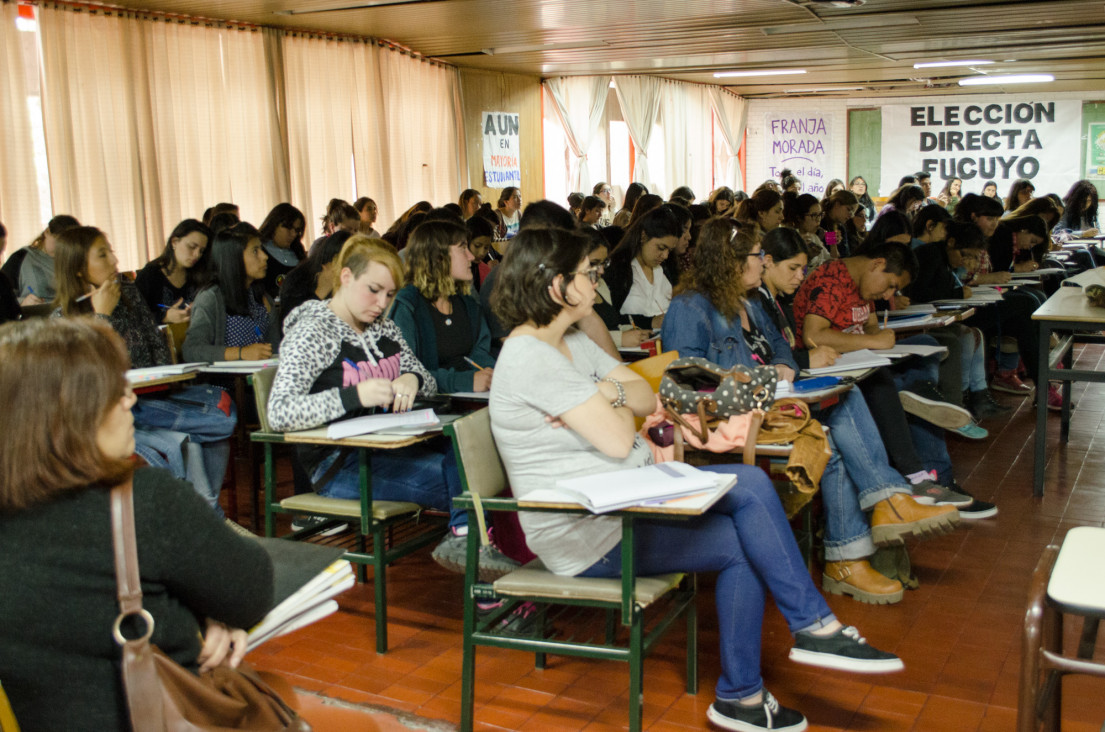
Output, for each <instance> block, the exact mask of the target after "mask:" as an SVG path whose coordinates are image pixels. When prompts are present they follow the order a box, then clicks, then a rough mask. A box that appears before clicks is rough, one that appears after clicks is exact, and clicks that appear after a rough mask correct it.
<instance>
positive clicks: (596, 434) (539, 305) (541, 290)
mask: <svg viewBox="0 0 1105 732" xmlns="http://www.w3.org/2000/svg"><path fill="white" fill-rule="evenodd" d="M587 250H588V241H587V239H586V238H584V237H582V236H580V235H578V234H576V233H574V232H568V231H560V230H537V229H528V230H523V231H522V232H521V233H519V235H518V241H517V242H516V243H515V244H514V245H512V246H511V248H510V249H509V250H508V251H507V254H506V257H505V259H504V261H503V264H502V265H500V275H499V276H500V277H501V279H500V280H499V282H498V285H497V287H496V290H495V292H494V294H493V295H492V300H493V307H494V308H495V311H496V314H497V315H498V317H499V319H500V320H501V321H502V322H503V324H504V325H506V326H508V327H510V328H511V329H512V330H511V332H510V336H509V337H508V338H507V339H506V341H505V343H504V345H503V350H502V353H501V354H500V356H499V360H498V363H497V366H496V370H495V380H494V382H493V383H492V386H491V427H492V431H493V432H494V436H495V441H496V444H497V445H498V448H499V452H500V454H501V456H502V459H503V464H504V466H505V467H506V471H507V474H508V475H509V477H510V484H511V487H512V489H513V490H514V492H515V495H517V496H519V497H523V496H525V495H526V494H527V493H529V492H531V491H536V490H539V489H542V488H551V487H553V486H554V485H555V481H556V480H557V479H561V478H573V477H581V476H586V475H593V474H596V473H604V472H610V471H615V470H620V469H624V468H633V467H637V466H641V465H646V464H649V463H650V462H651V461H652V457H651V453H650V452H649V450H648V448H647V447H646V446H645V444H644V442H643V441H642V440H641V439H640V438H639V437H638V436H637V434H636V430H635V426H634V417H636V416H645V415H648V414H650V413H651V412H652V411H653V408H654V407H655V397H654V395H653V394H652V391H651V389H650V388H649V387H648V384H646V383H645V381H644V380H643V379H642V378H641V377H639V376H637V375H636V374H634V373H633V372H632V371H630V370H629V369H628V368H627V367H625V366H624V365H622V364H620V363H618V362H617V361H616V360H615V359H613V358H611V357H609V356H607V355H606V354H605V353H604V352H603V351H602V350H601V349H600V348H599V347H598V346H596V345H594V343H593V342H592V341H591V340H590V339H588V338H587V336H586V335H584V334H582V333H579V332H576V331H575V330H574V329H573V328H572V326H573V325H575V324H576V323H578V322H579V320H580V319H581V318H583V317H584V316H586V315H589V314H590V313H591V307H592V302H593V300H594V294H595V286H596V283H597V282H598V278H599V268H596V267H592V266H591V265H590V262H589V260H588V258H587ZM710 469H711V470H714V471H716V472H723V473H731V474H735V475H737V483H736V486H735V487H734V488H733V489H732V490H731V491H730V492H729V493H728V494H726V495H725V496H723V497H722V498H721V499H720V500H719V501H718V503H716V504H715V505H714V507H713V508H711V509H710V510H709V511H708V512H707V513H706V514H705V515H703V516H701V517H698V518H695V519H692V520H690V521H686V522H683V521H680V522H667V521H664V520H659V519H657V520H648V521H640V522H638V523H637V525H636V526H637V528H636V536H637V544H636V552H637V556H636V561H637V567H638V570H639V571H640V572H641V574H658V573H663V572H673V571H716V572H718V573H719V574H718V583H717V608H718V616H719V628H720V631H721V649H720V655H721V665H722V676H721V678H720V680H719V681H718V687H717V700H716V701H715V702H714V704H713V705H712V706H711V707H710V710H709V712H708V714H709V717H710V719H711V720H712V721H714V722H715V723H716V724H718V725H719V726H722V727H724V728H726V729H733V730H758V729H773V730H802V729H805V728H806V721H805V718H804V717H803V716H802V715H801V714H800V713H799V712H797V711H794V710H792V709H786V708H784V707H781V706H780V705H779V704H778V702H777V701H776V700H775V698H774V697H772V695H771V694H770V693H769V692H767V691H766V690H765V689H764V688H763V681H762V679H761V677H760V640H761V624H762V621H763V612H764V600H765V597H766V593H767V591H768V590H770V591H771V593H772V595H773V596H774V598H775V602H776V604H777V605H778V606H779V608H780V610H781V611H782V613H783V615H784V617H786V619H787V622H788V624H789V626H790V628H791V630H792V631H793V632H794V633H795V636H796V647H795V648H794V649H792V651H791V657H792V658H793V659H795V660H798V661H801V662H804V663H810V664H814V665H822V666H828V667H832V668H838V669H849V670H852V671H859V672H869V673H876V672H886V671H894V670H898V669H900V668H901V667H902V664H901V661H899V660H898V659H897V658H896V657H895V656H893V655H891V654H889V653H884V652H882V651H878V650H876V649H874V648H872V647H871V646H869V645H867V644H866V643H865V642H864V641H863V640H862V639H861V638H860V636H859V633H858V631H856V630H855V628H851V627H845V626H843V625H842V624H841V623H840V621H838V620H837V619H836V618H835V617H834V616H833V614H832V611H830V610H829V608H828V606H827V605H826V604H825V601H824V599H823V598H822V597H821V595H820V594H819V593H818V591H817V589H816V588H815V587H814V585H813V583H812V582H811V581H810V577H809V573H808V572H807V570H806V568H805V566H804V565H803V563H802V558H801V556H800V554H799V552H798V547H797V545H796V544H795V542H794V538H793V535H792V533H791V532H790V529H789V527H788V526H787V523H786V517H785V515H784V513H783V510H782V506H781V505H780V504H779V499H778V496H777V495H776V494H775V491H774V489H773V488H772V486H771V482H770V481H769V480H768V479H767V476H766V475H764V473H763V472H762V471H760V470H758V469H756V468H754V467H750V466H746V465H728V466H711V467H710ZM520 518H521V521H522V528H523V529H524V531H525V533H526V541H527V543H528V544H529V546H530V548H531V549H532V550H533V551H534V552H535V553H536V554H537V555H538V557H540V558H541V560H542V561H543V562H544V563H545V566H546V567H548V568H549V569H550V570H551V571H553V572H556V573H557V574H562V575H569V576H585V577H616V576H618V575H619V572H620V568H621V561H620V552H621V545H620V537H621V523H620V521H619V520H618V519H617V518H612V517H606V516H578V515H555V514H544V513H522V514H521V515H520Z"/></svg>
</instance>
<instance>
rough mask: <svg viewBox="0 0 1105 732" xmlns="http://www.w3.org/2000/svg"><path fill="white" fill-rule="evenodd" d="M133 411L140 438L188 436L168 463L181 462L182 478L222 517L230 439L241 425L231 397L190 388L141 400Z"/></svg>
mask: <svg viewBox="0 0 1105 732" xmlns="http://www.w3.org/2000/svg"><path fill="white" fill-rule="evenodd" d="M131 411H132V413H133V414H134V426H135V432H136V434H137V432H138V431H144V432H152V433H156V432H158V431H168V432H175V433H183V434H184V435H187V437H188V440H187V443H184V444H181V445H180V447H179V448H178V450H179V452H178V453H176V454H174V455H166V459H167V460H168V461H169V462H170V464H175V462H176V460H177V459H179V460H180V461H181V463H182V464H183V465H184V468H185V474H184V475H183V476H182V477H183V478H185V479H186V480H188V481H189V482H191V483H192V485H193V487H195V489H196V492H197V493H199V494H200V495H201V496H203V498H204V500H206V501H207V502H208V504H210V505H211V506H212V508H214V509H215V511H216V513H219V514H220V515H221V513H222V511H221V509H220V508H219V505H218V504H219V493H220V491H221V490H222V485H223V478H224V477H225V475H226V466H227V463H228V462H229V460H230V439H229V438H230V436H231V435H233V434H234V428H235V426H236V425H237V424H238V416H237V410H236V409H235V407H234V401H233V400H232V399H231V398H230V395H229V394H227V393H226V392H225V391H223V390H222V389H219V388H218V387H214V386H190V387H188V388H187V389H183V390H182V391H179V392H176V393H174V394H172V395H171V396H169V397H168V398H154V397H141V398H139V399H138V401H137V403H135V405H134V407H133V408H132V410H131ZM161 444H162V445H164V444H165V443H161ZM158 449H159V450H163V449H164V448H163V447H159V448H158ZM140 454H142V453H141V452H140ZM143 457H146V456H145V455H143ZM147 462H148V458H147Z"/></svg>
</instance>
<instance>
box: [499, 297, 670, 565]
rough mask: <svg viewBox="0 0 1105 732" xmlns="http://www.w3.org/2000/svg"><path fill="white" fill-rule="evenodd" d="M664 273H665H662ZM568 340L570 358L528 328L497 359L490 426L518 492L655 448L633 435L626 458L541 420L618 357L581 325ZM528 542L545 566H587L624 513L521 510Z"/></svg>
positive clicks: (647, 457) (610, 542)
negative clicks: (614, 515) (617, 515)
mask: <svg viewBox="0 0 1105 732" xmlns="http://www.w3.org/2000/svg"><path fill="white" fill-rule="evenodd" d="M661 276H662V275H661ZM565 341H566V342H567V344H568V347H569V349H570V350H571V352H572V360H568V359H567V358H565V357H564V355H563V354H562V353H560V351H558V350H557V349H556V348H554V347H553V346H550V345H549V344H547V343H545V342H544V341H542V340H540V339H538V338H534V337H533V336H514V337H512V338H507V339H506V341H505V342H504V344H503V350H502V352H501V353H500V354H499V358H498V360H497V361H496V362H495V379H494V380H493V381H492V382H491V400H490V407H491V431H492V433H493V434H494V436H495V444H496V445H497V446H498V448H499V454H500V456H501V457H502V459H503V466H504V467H505V468H506V472H507V475H508V476H509V478H510V485H511V489H512V490H513V491H514V495H515V496H516V497H519V498H520V497H522V496H525V495H526V494H527V493H529V492H530V491H535V490H538V489H541V488H553V487H555V484H556V481H557V480H560V479H562V478H577V477H581V476H585V475H594V474H595V473H607V472H610V471H613V470H622V469H625V468H636V467H640V466H642V465H649V464H651V463H652V453H651V452H650V451H649V449H648V447H647V446H646V445H645V443H644V441H643V440H642V439H641V438H640V437H637V438H636V440H635V441H634V443H633V449H632V450H631V451H630V453H629V456H628V457H626V458H625V459H624V460H617V459H615V458H611V457H607V456H606V455H603V454H602V453H601V452H600V451H599V450H598V448H596V447H595V446H594V445H592V444H591V443H590V442H588V441H587V440H585V439H583V438H582V437H580V436H579V434H578V433H576V432H574V431H572V430H570V429H568V428H566V427H560V428H554V427H552V426H551V425H550V424H549V423H548V422H546V421H545V417H548V416H560V415H562V414H564V413H565V412H567V411H569V410H570V409H572V408H574V407H578V406H579V405H580V404H583V403H584V402H585V401H587V400H588V399H590V398H591V396H593V395H594V394H595V393H596V392H597V391H598V387H597V386H596V383H597V382H598V381H601V380H602V378H603V377H605V376H606V375H607V374H609V373H610V372H611V371H612V370H613V369H614V368H615V367H616V366H618V362H617V361H615V360H614V359H613V358H611V357H610V356H609V355H607V354H606V353H605V352H604V351H603V350H602V349H601V348H599V347H598V346H597V345H595V343H594V342H593V341H592V340H591V339H590V338H588V337H587V336H586V335H584V334H583V333H578V332H576V333H569V334H568V335H566V336H565ZM519 520H520V521H521V524H522V529H523V530H524V531H525V532H526V543H527V544H528V545H529V547H530V549H532V550H533V552H534V553H535V554H537V556H539V557H540V558H541V561H542V562H544V563H545V566H546V567H547V568H548V569H549V570H550V571H552V572H555V573H556V574H561V575H576V574H579V573H580V572H582V571H583V570H585V569H587V568H588V567H590V566H591V565H592V564H594V563H595V562H597V561H598V560H599V559H601V558H602V557H604V556H605V555H606V554H607V552H609V551H610V550H611V549H613V548H614V547H615V546H616V545H617V544H618V542H619V541H620V540H621V521H620V520H619V519H617V518H612V517H609V516H591V515H564V514H554V513H529V512H524V511H523V512H522V513H521V514H519Z"/></svg>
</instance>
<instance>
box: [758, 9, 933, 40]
mask: <svg viewBox="0 0 1105 732" xmlns="http://www.w3.org/2000/svg"><path fill="white" fill-rule="evenodd" d="M887 25H893V26H899V25H921V21H920V20H918V19H917V16H915V15H894V16H892V17H887V16H886V15H885V14H879V15H875V14H873V13H869V14H867V15H858V16H854V17H851V18H838V19H836V20H824V21H821V22H820V23H815V22H812V21H811V22H809V23H787V24H786V25H768V26H764V27H763V28H760V32H761V33H763V34H764V35H765V36H785V35H789V34H791V33H821V32H824V31H850V30H859V29H861V28H882V27H884V26H887Z"/></svg>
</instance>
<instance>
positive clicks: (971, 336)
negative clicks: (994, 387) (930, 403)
mask: <svg viewBox="0 0 1105 732" xmlns="http://www.w3.org/2000/svg"><path fill="white" fill-rule="evenodd" d="M959 342H960V343H961V344H963V391H986V389H987V385H986V339H985V338H983V336H982V332H981V331H979V330H976V329H975V328H966V327H965V328H964V329H963V331H962V332H961V333H960V335H959ZM1014 368H1016V367H1014Z"/></svg>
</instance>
